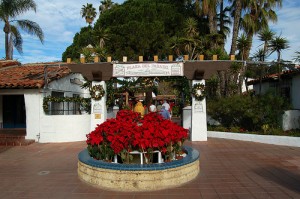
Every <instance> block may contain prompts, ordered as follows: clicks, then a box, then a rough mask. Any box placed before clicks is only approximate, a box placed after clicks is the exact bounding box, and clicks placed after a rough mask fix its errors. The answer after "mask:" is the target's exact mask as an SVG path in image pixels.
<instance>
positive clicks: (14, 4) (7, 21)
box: [0, 0, 44, 60]
mask: <svg viewBox="0 0 300 199" xmlns="http://www.w3.org/2000/svg"><path fill="white" fill-rule="evenodd" d="M29 10H33V11H35V12H36V4H35V2H34V0H2V1H1V2H0V20H2V21H3V22H4V28H3V31H4V33H5V55H6V59H7V60H9V59H12V58H13V56H12V51H13V46H14V47H15V48H16V49H17V51H18V52H19V53H20V54H22V51H23V49H22V47H23V39H22V35H21V33H20V31H19V29H18V28H20V29H21V30H23V31H25V32H27V33H28V34H30V35H34V36H37V37H38V38H39V40H40V41H41V43H43V42H44V33H43V31H42V29H41V28H40V26H39V25H38V24H37V23H36V22H33V21H30V20H21V19H15V18H16V17H17V16H18V15H21V14H23V13H24V12H26V11H29Z"/></svg>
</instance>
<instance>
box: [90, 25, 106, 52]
mask: <svg viewBox="0 0 300 199" xmlns="http://www.w3.org/2000/svg"><path fill="white" fill-rule="evenodd" d="M93 34H94V36H95V37H96V38H97V39H98V40H99V47H100V48H104V45H105V42H106V41H108V40H109V38H108V34H109V33H108V30H107V29H103V28H101V27H98V29H97V28H95V29H94V31H93Z"/></svg>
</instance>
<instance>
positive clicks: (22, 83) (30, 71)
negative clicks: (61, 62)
mask: <svg viewBox="0 0 300 199" xmlns="http://www.w3.org/2000/svg"><path fill="white" fill-rule="evenodd" d="M45 68H47V80H48V83H49V82H51V81H53V80H56V79H60V78H62V77H65V76H67V75H68V74H70V73H71V71H70V69H69V68H68V67H66V66H48V67H46V65H24V66H15V67H5V68H1V70H0V88H42V87H43V86H44V84H45V81H44V71H45Z"/></svg>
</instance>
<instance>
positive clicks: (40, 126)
mask: <svg viewBox="0 0 300 199" xmlns="http://www.w3.org/2000/svg"><path fill="white" fill-rule="evenodd" d="M24 96H25V106H26V119H27V121H26V123H27V129H26V131H27V135H26V139H34V140H35V141H36V142H42V143H48V142H74V141H83V140H85V139H86V134H87V133H88V132H89V129H90V115H46V114H45V113H44V110H43V108H42V105H43V94H42V93H38V92H36V93H27V94H24Z"/></svg>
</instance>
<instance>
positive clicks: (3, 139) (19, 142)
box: [0, 134, 35, 146]
mask: <svg viewBox="0 0 300 199" xmlns="http://www.w3.org/2000/svg"><path fill="white" fill-rule="evenodd" d="M34 142H35V140H30V139H25V136H24V135H9V134H0V145H1V146H27V145H30V144H32V143H34Z"/></svg>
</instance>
